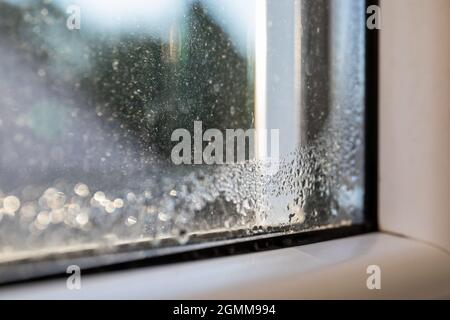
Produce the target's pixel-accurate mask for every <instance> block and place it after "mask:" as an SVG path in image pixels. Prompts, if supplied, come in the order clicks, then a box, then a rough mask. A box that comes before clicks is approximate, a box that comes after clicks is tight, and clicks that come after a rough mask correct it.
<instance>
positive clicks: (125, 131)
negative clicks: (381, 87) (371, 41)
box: [0, 0, 365, 263]
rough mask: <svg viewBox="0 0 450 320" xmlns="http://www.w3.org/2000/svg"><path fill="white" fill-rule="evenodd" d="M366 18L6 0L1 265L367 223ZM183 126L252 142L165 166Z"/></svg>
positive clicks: (168, 3) (247, 7)
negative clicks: (222, 158)
mask: <svg viewBox="0 0 450 320" xmlns="http://www.w3.org/2000/svg"><path fill="white" fill-rule="evenodd" d="M364 23H365V21H364V1H357V0H355V1H345V0H332V1H327V0H314V1H312V0H302V1H301V0H296V1H294V0H289V1H288V0H282V1H281V0H280V1H273V0H268V1H265V0H184V1H175V0H149V1H141V0H128V1H119V0H118V1H106V0H96V1H87V0H86V1H82V0H79V1H65V0H33V1H31V0H30V1H28V0H0V263H4V262H8V263H9V262H11V261H16V260H21V259H25V258H30V257H44V258H45V255H46V254H50V253H55V252H58V253H65V252H76V251H80V250H84V249H86V248H88V249H95V250H99V251H101V250H103V249H108V248H109V249H110V248H114V247H115V246H118V245H121V244H124V243H125V244H126V243H133V242H141V243H146V244H147V246H148V248H160V247H162V246H180V245H186V244H190V243H193V242H195V241H197V242H199V241H213V240H220V239H222V240H223V239H234V238H236V237H237V234H239V237H250V236H253V235H260V234H267V233H271V232H275V231H276V232H280V231H281V232H285V233H288V232H303V231H309V230H317V229H327V228H336V227H339V226H347V225H355V224H361V223H363V219H364V217H363V195H364V189H363V185H364V174H363V167H364V157H363V155H364V139H363V137H364V134H363V133H364V122H363V119H364V41H365V39H364ZM194 121H197V122H198V121H201V123H202V129H201V130H203V131H201V133H202V132H204V131H205V130H206V129H210V128H214V129H217V130H218V131H219V132H222V133H223V134H224V136H225V132H226V130H227V129H242V130H247V129H255V132H256V133H255V134H256V135H257V136H258V139H257V142H256V145H252V144H251V143H250V142H248V148H249V149H255V150H253V151H255V152H250V151H249V150H247V152H246V153H245V157H244V159H240V161H234V162H233V163H224V164H213V165H208V164H206V163H198V164H194V163H192V164H175V163H174V162H173V159H172V151H173V148H174V147H175V146H176V144H177V141H173V139H172V133H173V132H174V130H176V129H179V128H184V129H186V130H187V131H188V132H189V133H190V134H191V135H192V139H194V137H193V136H194ZM266 129H267V130H270V129H277V130H279V139H278V140H272V141H271V142H267V141H269V140H271V139H270V138H271V136H270V133H269V135H268V136H267V137H266V136H264V135H260V132H263V131H264V130H266ZM201 133H200V135H201ZM266 140H267V141H266ZM214 141H217V137H215V138H214V139H210V140H209V141H208V139H206V140H205V141H201V142H200V147H201V148H202V149H205V148H207V147H208V145H210V144H211V143H212V142H214ZM249 141H250V140H249ZM274 141H275V142H274ZM277 142H278V144H279V158H278V159H279V161H278V163H277V170H275V171H273V170H270V169H269V168H268V165H267V161H266V160H267V157H265V156H264V152H263V151H264V150H266V149H270V148H273V144H274V143H277ZM230 145H231V144H230ZM268 145H269V147H267V146H268ZM229 147H230V146H229V145H228V144H227V145H226V146H225V148H229ZM233 148H234V147H233ZM261 150H262V151H261ZM266 151H267V152H266V154H268V153H269V151H268V150H266ZM216 152H217V151H216ZM192 153H195V151H192ZM272 160H273V159H272ZM199 235H201V236H202V237H198V236H199ZM167 240H171V241H172V242H170V241H169V242H167Z"/></svg>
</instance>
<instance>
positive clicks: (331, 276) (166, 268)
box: [0, 233, 450, 299]
mask: <svg viewBox="0 0 450 320" xmlns="http://www.w3.org/2000/svg"><path fill="white" fill-rule="evenodd" d="M370 265H377V266H379V267H380V268H381V290H369V289H368V288H367V286H366V280H367V277H368V276H369V275H368V274H367V273H366V270H367V267H368V266H370ZM36 298H37V299H178V298H180V299H196V298H199V299H203V298H205V299H304V298H306V299H309V298H324V299H328V298H338V299H345V298H356V299H365V298H368V299H373V298H377V299H381V298H382V299H386V298H387V299H391V298H407V299H415V298H426V299H427V298H450V256H449V255H448V254H447V253H445V252H443V251H440V250H439V249H436V248H434V247H432V246H429V245H427V244H423V243H420V242H417V241H414V240H410V239H405V238H400V237H396V236H392V235H387V234H383V233H373V234H367V235H362V236H356V237H349V238H344V239H339V240H333V241H326V242H321V243H315V244H310V245H304V246H300V247H293V248H286V249H280V250H274V251H266V252H260V253H253V254H245V255H237V256H230V257H224V258H215V259H210V260H203V261H196V262H188V263H179V264H170V265H163V266H158V267H148V268H139V269H133V270H124V271H118V272H109V273H104V274H96V275H86V276H83V275H82V288H81V290H78V291H77V290H73V291H71V290H68V289H67V288H66V279H64V278H61V279H56V280H51V281H44V282H34V283H33V282H31V283H29V284H21V285H16V286H8V287H4V288H1V289H0V299H36Z"/></svg>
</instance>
